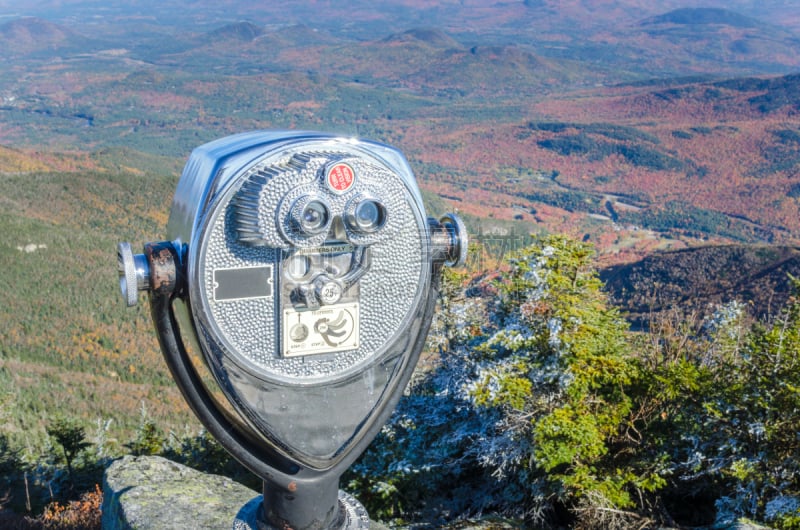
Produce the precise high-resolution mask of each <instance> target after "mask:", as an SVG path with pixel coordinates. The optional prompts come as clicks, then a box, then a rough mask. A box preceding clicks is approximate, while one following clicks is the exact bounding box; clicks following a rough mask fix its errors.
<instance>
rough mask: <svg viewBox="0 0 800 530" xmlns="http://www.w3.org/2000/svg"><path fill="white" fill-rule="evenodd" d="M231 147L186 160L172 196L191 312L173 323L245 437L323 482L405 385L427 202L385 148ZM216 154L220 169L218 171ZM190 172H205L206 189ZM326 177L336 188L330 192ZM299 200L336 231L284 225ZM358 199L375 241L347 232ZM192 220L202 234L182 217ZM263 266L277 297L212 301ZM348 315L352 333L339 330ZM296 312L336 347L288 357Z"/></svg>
mask: <svg viewBox="0 0 800 530" xmlns="http://www.w3.org/2000/svg"><path fill="white" fill-rule="evenodd" d="M228 141H229V142H230V146H232V147H230V149H229V146H228V145H226V141H216V142H213V143H212V144H211V145H209V146H203V147H201V148H199V149H198V150H197V151H196V152H195V153H193V155H192V158H191V159H190V161H189V163H187V167H186V169H185V170H184V173H183V175H182V176H181V182H179V184H178V191H176V196H175V199H174V202H173V211H172V213H171V215H170V223H169V226H170V227H171V230H177V231H176V232H172V231H171V232H170V233H168V236H169V237H170V238H171V239H172V240H173V241H175V242H176V245H178V244H179V243H180V242H186V241H188V244H186V245H185V247H186V253H185V255H184V256H183V259H184V261H185V263H186V266H187V269H188V274H187V285H188V290H187V295H188V297H187V298H186V301H187V302H188V304H189V306H191V310H190V311H184V309H188V307H186V306H184V305H183V300H182V299H178V300H176V303H175V311H176V316H177V317H178V319H180V320H181V321H189V322H191V325H192V327H193V328H194V331H195V333H190V334H189V336H190V337H193V338H195V339H196V340H197V342H198V345H199V346H200V349H201V351H202V352H203V354H204V358H205V361H206V364H207V365H208V367H209V368H210V370H211V372H212V375H213V376H214V378H215V379H216V381H217V383H218V385H219V386H220V388H221V389H222V390H223V392H224V394H225V395H226V397H227V398H228V400H229V401H230V403H231V405H232V406H233V408H234V409H235V410H236V411H237V412H238V413H239V421H240V422H241V428H242V429H243V430H247V431H249V432H252V433H254V434H256V435H257V437H258V438H259V439H260V440H262V441H263V443H265V444H267V445H268V446H270V447H273V448H274V449H275V450H277V451H279V452H281V453H282V454H285V455H286V456H288V457H289V458H291V459H294V460H295V461H298V462H302V463H303V464H304V465H308V466H311V467H313V468H315V469H326V468H329V467H331V466H334V465H336V463H337V462H340V461H341V460H342V459H343V458H345V456H346V455H347V454H348V450H349V448H350V447H352V446H353V445H354V444H358V443H360V440H361V439H362V437H363V436H365V435H366V434H367V433H368V432H371V431H372V430H373V429H372V422H373V418H376V417H378V416H380V415H382V414H383V407H384V403H385V402H387V400H389V399H390V398H391V396H392V392H393V391H394V390H395V387H396V385H398V384H399V381H400V380H401V379H402V378H404V377H405V375H404V372H403V370H404V369H405V362H404V361H403V356H404V354H407V352H408V350H409V349H410V348H412V347H415V346H414V344H415V343H416V342H417V341H416V336H415V333H418V332H419V330H422V329H423V328H424V327H425V326H424V323H423V322H422V320H423V319H424V315H423V314H424V313H425V312H426V311H427V309H426V307H427V306H428V305H429V304H428V299H429V297H430V295H431V293H430V292H429V285H430V281H431V272H432V271H431V267H432V262H431V256H430V253H431V249H430V242H429V236H428V231H427V223H426V220H425V217H424V213H423V210H422V201H421V196H420V194H419V190H418V189H417V186H416V182H415V181H414V177H413V174H412V173H411V170H410V168H409V167H408V164H407V162H405V159H404V158H403V157H402V155H401V154H400V153H399V152H398V151H396V150H394V149H392V148H389V147H387V146H383V145H381V144H375V143H371V142H363V141H357V140H353V139H349V138H341V137H325V136H319V135H310V136H298V135H290V136H288V137H286V138H282V139H276V137H275V136H274V135H273V134H272V133H266V134H265V135H264V136H263V137H259V136H258V135H255V136H254V135H247V136H246V137H245V138H240V137H233V138H231V139H229V140H228ZM213 153H217V154H218V156H219V157H221V158H220V159H217V160H212V158H213V156H212V154H213ZM224 157H227V158H224ZM345 166H346V169H343V168H344V167H345ZM332 168H334V169H332ZM197 171H202V172H210V173H209V174H206V175H205V179H203V178H201V176H200V175H198V174H196V173H195V172H197ZM350 171H352V175H351V174H350ZM333 173H335V174H336V175H338V177H337V178H339V180H337V181H336V182H334V183H333V184H331V183H330V181H329V178H332V177H330V174H333ZM342 177H343V180H342ZM198 190H201V191H198ZM305 196H312V197H323V198H324V200H325V202H326V203H327V204H328V205H329V207H330V212H331V216H332V222H331V226H330V230H329V231H328V232H327V233H324V234H322V235H321V236H320V235H315V234H302V233H301V234H297V233H295V232H293V231H292V227H291V226H290V225H289V224H287V223H288V221H287V219H291V215H290V214H291V209H292V206H293V205H294V204H295V203H296V202H297V200H298V198H301V197H305ZM364 197H369V198H372V199H373V200H378V199H379V200H380V201H381V204H382V205H383V207H384V208H385V212H384V213H385V216H384V217H385V218H384V219H382V223H381V225H380V226H379V227H378V228H377V229H375V230H369V231H358V230H357V229H356V228H355V227H353V226H348V225H347V223H346V222H345V220H344V219H343V217H344V216H345V214H346V212H347V211H349V209H350V206H349V205H351V204H352V201H354V200H360V199H361V198H364ZM194 201H197V204H195V203H194ZM192 211H195V212H198V213H197V215H198V216H199V220H198V221H190V220H189V219H188V218H187V217H186V216H185V214H186V212H192ZM186 230H190V232H189V233H187V232H186ZM178 246H183V245H178ZM267 266H271V267H272V268H273V269H272V271H273V277H272V282H271V284H272V285H271V288H269V289H268V288H266V287H265V286H259V287H258V288H255V289H253V293H254V294H253V296H252V297H247V296H244V297H241V296H240V294H239V292H238V291H237V294H236V296H230V297H227V299H226V296H224V295H223V296H222V297H221V299H215V296H214V293H215V292H219V290H218V288H219V286H218V285H216V284H215V281H214V278H215V273H216V271H220V270H225V271H228V270H231V269H236V268H248V267H262V268H265V267H267ZM307 269H313V271H312V272H310V273H307V272H304V271H306V270H307ZM262 270H263V269H262ZM298 271H300V272H298ZM293 275H294V276H293ZM296 276H299V277H300V278H299V279H298V278H297V277H296ZM304 284H305V285H304ZM332 286H336V287H337V289H340V290H341V292H340V293H339V292H337V293H332V290H333V287H332ZM303 288H305V289H306V291H314V293H312V294H313V295H308V296H306V295H303V294H302V291H303ZM222 291H223V293H229V292H231V291H229V290H228V289H223V290H222ZM298 293H299V294H298ZM331 293H332V294H331ZM312 302H313V303H312ZM320 306H321V307H320ZM345 310H346V311H348V312H350V313H351V314H352V319H351V320H350V321H349V322H347V323H345V324H344V325H346V326H348V327H346V328H345V327H335V326H342V325H343V324H342V318H344V314H345ZM298 311H314V312H319V313H318V314H312V315H311V316H309V315H308V313H306V315H305V316H304V317H303V318H302V319H300V320H302V323H303V324H305V326H306V328H308V329H309V330H311V332H313V331H317V332H318V333H319V335H320V337H322V339H324V338H325V337H327V338H329V339H330V340H331V343H333V344H334V346H332V347H330V348H324V347H323V348H318V347H314V346H312V345H309V346H308V347H306V346H303V348H305V351H303V348H301V349H299V350H298V349H295V350H293V351H291V353H290V354H284V353H285V352H287V351H289V350H288V349H287V348H284V347H283V346H285V342H286V340H287V339H286V335H287V333H291V332H292V330H293V332H294V333H295V337H296V338H297V340H302V337H303V333H302V330H301V329H297V328H296V327H293V326H292V325H291V324H292V323H291V322H284V321H283V320H284V319H285V318H291V317H297V315H298V313H297V312H298ZM326 311H327V313H326ZM293 312H294V313H293ZM187 313H188V316H189V318H188V319H187V318H186V315H187ZM294 324H297V322H295V323H294ZM327 324H333V325H334V327H333V328H332V329H331V328H327V327H326V325H327ZM351 331H352V332H353V333H358V336H356V337H354V336H353V335H351V334H350V332H351ZM323 333H327V335H325V336H323ZM340 335H341V336H342V340H341V341H340V342H334V341H335V340H336V337H338V336H340ZM345 338H347V339H348V340H344V339H345ZM344 404H346V405H345V406H343V405H344Z"/></svg>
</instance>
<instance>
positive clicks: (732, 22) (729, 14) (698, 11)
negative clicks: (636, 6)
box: [642, 7, 763, 28]
mask: <svg viewBox="0 0 800 530" xmlns="http://www.w3.org/2000/svg"><path fill="white" fill-rule="evenodd" d="M642 24H643V25H649V24H681V25H706V24H720V25H725V26H731V27H734V28H754V27H757V26H763V24H762V23H761V22H759V21H757V20H756V19H754V18H750V17H746V16H744V15H740V14H739V13H736V12H734V11H730V10H728V9H719V8H710V7H699V8H689V7H686V8H681V9H675V10H673V11H670V12H669V13H664V14H663V15H658V16H655V17H651V18H649V19H647V20H645V21H643V22H642Z"/></svg>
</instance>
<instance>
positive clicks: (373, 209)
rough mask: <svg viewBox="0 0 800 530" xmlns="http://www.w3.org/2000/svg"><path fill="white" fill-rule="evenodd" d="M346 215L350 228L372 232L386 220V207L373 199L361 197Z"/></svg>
mask: <svg viewBox="0 0 800 530" xmlns="http://www.w3.org/2000/svg"><path fill="white" fill-rule="evenodd" d="M352 212H353V213H352V215H351V216H348V217H349V220H350V225H351V227H352V228H354V229H356V230H358V231H360V232H374V231H376V230H378V229H379V228H381V227H382V226H383V224H384V222H385V221H386V208H385V207H384V206H383V204H381V203H379V202H378V201H376V200H374V199H363V200H361V201H359V202H358V204H356V205H355V208H354V209H353V211H352Z"/></svg>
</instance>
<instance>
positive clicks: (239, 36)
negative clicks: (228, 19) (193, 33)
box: [208, 22, 264, 42]
mask: <svg viewBox="0 0 800 530" xmlns="http://www.w3.org/2000/svg"><path fill="white" fill-rule="evenodd" d="M262 33H264V29H263V28H262V27H260V26H257V25H255V24H253V23H252V22H236V23H234V24H227V25H225V26H222V27H221V28H218V29H215V30H213V31H211V32H209V33H208V38H209V39H210V40H212V41H218V40H236V41H242V42H249V41H251V40H253V39H255V38H256V37H258V36H260V35H261V34H262Z"/></svg>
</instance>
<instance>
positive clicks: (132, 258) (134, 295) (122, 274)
mask: <svg viewBox="0 0 800 530" xmlns="http://www.w3.org/2000/svg"><path fill="white" fill-rule="evenodd" d="M117 272H118V273H119V289H120V291H121V292H122V298H123V299H124V300H125V303H126V304H127V306H128V307H133V306H135V305H136V303H137V302H138V298H139V297H138V295H139V291H146V290H147V289H148V288H149V285H150V268H149V266H148V265H147V259H146V258H145V256H144V255H143V254H135V255H134V253H133V250H132V249H131V244H130V243H127V242H126V243H120V244H119V245H117Z"/></svg>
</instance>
